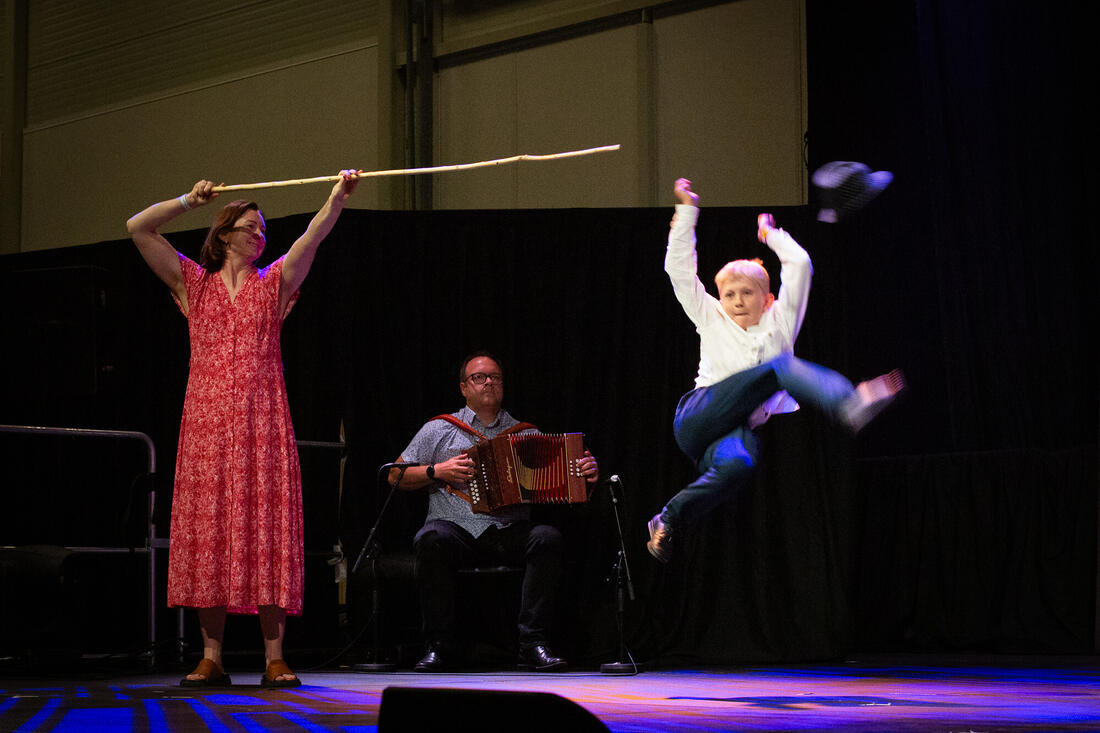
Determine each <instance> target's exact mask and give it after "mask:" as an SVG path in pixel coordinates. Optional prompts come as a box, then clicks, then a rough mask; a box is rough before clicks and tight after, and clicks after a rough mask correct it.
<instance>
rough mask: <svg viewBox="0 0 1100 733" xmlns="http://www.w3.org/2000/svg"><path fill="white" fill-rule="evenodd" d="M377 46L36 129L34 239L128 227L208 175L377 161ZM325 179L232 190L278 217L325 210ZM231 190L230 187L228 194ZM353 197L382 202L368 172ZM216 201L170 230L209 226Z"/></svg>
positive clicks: (233, 179) (30, 195) (30, 206)
mask: <svg viewBox="0 0 1100 733" xmlns="http://www.w3.org/2000/svg"><path fill="white" fill-rule="evenodd" d="M377 63H378V59H377V52H376V47H374V46H370V47H367V48H359V49H356V50H350V51H347V52H343V53H337V54H334V55H332V56H329V57H326V58H323V59H319V60H311V61H304V62H302V63H300V64H296V65H289V66H287V67H285V68H280V69H278V70H274V71H270V72H267V73H261V74H257V75H255V76H250V77H248V78H244V79H238V80H232V81H226V82H225V83H222V84H218V85H213V86H209V87H207V88H204V89H200V90H196V91H193V92H189V93H185V94H178V95H173V96H167V97H165V98H162V99H158V100H155V101H150V102H147V103H144V104H138V105H134V106H131V107H128V108H125V109H120V110H117V111H114V112H109V113H104V114H100V115H95V116H91V117H87V118H85V119H80V120H75V121H71V122H67V123H63V124H58V125H54V126H47V127H42V128H39V129H33V130H29V131H28V132H27V134H26V135H25V138H24V139H25V150H24V159H23V164H24V167H23V170H24V198H23V245H24V247H23V248H24V249H25V250H34V249H45V248H50V247H59V246H68V245H72V244H84V243H90V242H96V241H103V240H110V239H120V238H124V237H126V229H125V221H126V219H127V218H128V217H129V216H130V215H131V214H133V213H135V212H137V211H138V210H140V209H141V208H143V207H144V206H147V205H148V204H150V203H153V202H155V201H159V200H163V199H167V198H170V197H173V196H177V195H179V194H181V193H185V192H186V191H188V190H190V188H191V185H192V184H193V183H194V182H195V181H196V180H198V179H200V178H209V179H212V180H216V181H218V182H224V183H254V182H259V181H270V180H287V179H293V178H306V177H312V176H321V175H331V174H335V173H337V172H338V171H339V170H340V169H341V168H352V167H356V168H363V169H365V170H370V169H374V168H376V167H377V166H376V160H377V146H376V144H375V141H376V137H377V135H376V131H377V120H376V116H375V99H376V96H377V91H376V87H377V77H378V75H377V73H376V67H377ZM328 191H329V185H328V184H325V183H317V184H308V185H300V186H291V187H286V188H273V189H261V190H254V191H244V192H240V193H234V194H232V195H233V196H234V197H237V196H242V197H246V198H255V199H256V200H257V201H259V202H260V204H261V206H262V207H263V209H264V212H265V214H266V215H267V216H268V218H275V217H280V216H287V215H290V214H296V213H302V212H310V211H316V210H317V209H318V208H319V207H320V205H321V204H322V203H323V202H324V200H325V197H326V196H327V194H328ZM223 195H230V194H223ZM352 201H353V203H352V205H353V206H354V207H357V208H374V207H376V206H377V183H376V182H373V181H365V182H364V183H363V184H362V185H361V186H360V189H359V191H357V192H356V194H355V198H354V199H353V200H352ZM211 213H212V210H210V209H207V210H205V211H201V212H197V213H189V214H184V215H183V216H181V217H179V218H177V219H176V220H174V221H173V222H171V223H170V224H169V225H167V226H166V227H164V231H166V232H170V231H178V230H181V229H197V228H202V227H205V226H206V224H207V223H208V222H209V220H210V215H211Z"/></svg>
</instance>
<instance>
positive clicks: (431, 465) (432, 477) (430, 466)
mask: <svg viewBox="0 0 1100 733" xmlns="http://www.w3.org/2000/svg"><path fill="white" fill-rule="evenodd" d="M427 474H428V480H429V481H435V464H434V463H429V464H428V470H427Z"/></svg>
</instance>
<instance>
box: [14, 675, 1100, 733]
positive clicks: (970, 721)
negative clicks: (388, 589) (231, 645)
mask: <svg viewBox="0 0 1100 733" xmlns="http://www.w3.org/2000/svg"><path fill="white" fill-rule="evenodd" d="M229 672H230V674H231V675H232V677H233V680H234V682H235V684H234V685H233V686H232V687H231V688H225V689H219V690H200V691H193V690H187V689H183V688H181V687H179V686H178V684H177V683H178V680H179V675H177V674H172V675H166V674H149V675H132V676H123V677H116V678H105V677H102V676H101V677H91V676H83V677H82V678H80V679H60V678H55V679H45V680H43V679H39V680H30V679H15V678H7V679H5V678H0V731H86V730H135V731H291V730H293V731H301V730H308V731H347V732H348V733H366V732H367V731H375V730H379V728H378V720H379V712H380V708H381V707H382V705H381V701H382V694H383V690H385V689H386V688H388V687H400V688H416V689H415V690H414V693H415V694H414V695H413V697H412V698H410V699H413V700H416V699H417V698H416V697H415V695H417V694H420V695H423V698H421V699H422V700H423V703H424V706H425V707H424V709H425V710H427V709H429V706H430V708H431V709H438V708H439V707H440V706H444V707H446V706H447V701H448V699H449V698H448V697H447V695H449V694H451V693H449V690H455V689H457V690H465V691H486V693H489V692H504V693H516V694H514V695H508V694H506V695H504V696H501V695H497V696H496V698H495V699H496V700H497V701H499V700H500V699H501V698H502V697H504V698H510V699H511V701H512V702H517V701H521V700H522V701H524V702H525V703H526V704H527V705H528V707H527V709H529V710H531V712H532V713H533V715H532V716H531V719H530V720H528V721H527V722H526V723H525V722H523V721H520V720H515V719H508V720H506V721H501V720H500V717H501V716H500V714H499V713H498V712H497V711H499V710H502V709H506V708H507V707H508V706H507V705H505V706H503V707H501V706H498V705H491V704H488V703H489V702H490V701H489V700H488V694H487V695H486V704H484V705H481V706H480V710H479V713H478V714H477V715H476V716H473V715H471V714H470V713H469V712H464V711H463V709H462V708H461V707H460V706H458V707H454V708H450V709H452V710H454V711H455V712H454V713H453V714H452V715H450V716H449V718H450V723H451V726H452V727H453V728H455V729H456V730H469V729H475V728H476V729H480V730H500V729H508V730H517V731H526V730H532V729H533V726H532V725H531V722H532V721H534V722H542V723H553V722H554V721H553V718H554V715H556V713H553V714H552V713H543V714H541V715H540V714H539V712H541V710H542V709H541V708H539V706H538V705H535V704H534V703H535V702H538V700H534V699H533V698H532V696H530V695H526V696H525V695H523V694H522V693H532V692H539V693H551V694H552V695H554V696H558V697H560V698H564V699H565V700H566V701H570V702H569V706H570V707H573V708H575V707H576V706H580V707H581V708H584V709H585V710H587V711H588V712H590V713H592V714H594V715H595V716H596V718H598V719H599V721H601V722H602V724H603V726H606V729H607V730H611V731H652V730H660V731H703V730H708V731H709V730H722V731H792V730H815V729H823V730H824V729H828V730H844V731H944V732H945V733H946V732H948V731H957V732H960V733H961V732H963V731H973V732H975V733H993V732H994V731H1069V730H1072V731H1086V730H1090V731H1094V730H1100V658H1097V657H1059V658H1049V657H1012V658H1005V657H981V658H978V657H952V658H944V657H928V656H906V657H897V656H892V657H889V658H887V657H872V656H861V657H853V658H852V659H850V660H847V661H844V662H836V663H822V664H791V665H756V666H746V667H741V668H722V669H709V668H708V669H661V670H655V671H642V672H640V673H638V674H634V675H609V674H601V673H600V672H599V671H598V670H591V671H573V672H568V673H562V674H533V673H531V674H519V673H515V672H484V673H476V674H471V673H466V674H444V675H423V674H415V673H413V672H407V671H399V672H396V673H386V674H364V673H359V672H353V671H348V670H327V671H318V670H313V671H308V672H307V671H304V670H303V671H301V677H302V679H303V682H304V683H305V684H303V686H302V687H300V688H298V689H296V690H288V691H268V690H263V689H261V688H260V686H259V684H258V683H259V676H260V673H259V671H258V670H247V671H246V670H243V669H234V668H230V669H229ZM459 696H460V697H462V698H463V699H466V700H467V701H468V700H469V699H471V694H469V693H468V694H466V695H461V693H459ZM392 699H394V700H396V698H392ZM479 699H480V698H479ZM574 703H575V705H573V704H574ZM387 704H388V702H387ZM401 710H402V711H404V713H407V712H408V711H407V708H401ZM391 712H392V713H394V714H396V713H397V712H399V711H398V709H396V707H394V708H391V709H390V710H387V714H390V713H391ZM404 713H403V714H404ZM386 720H387V721H392V722H394V723H397V722H399V720H398V719H397V718H387V719H386ZM499 722H504V723H505V725H503V726H494V723H499ZM389 726H390V723H389V722H387V723H386V724H384V725H383V727H382V728H381V730H383V731H385V730H388V729H389ZM546 727H553V728H556V729H558V730H562V729H563V728H564V731H563V733H579V732H580V731H581V730H583V728H580V727H577V726H576V725H572V726H571V725H563V726H546ZM570 728H572V730H570ZM411 729H417V728H416V727H413V728H411Z"/></svg>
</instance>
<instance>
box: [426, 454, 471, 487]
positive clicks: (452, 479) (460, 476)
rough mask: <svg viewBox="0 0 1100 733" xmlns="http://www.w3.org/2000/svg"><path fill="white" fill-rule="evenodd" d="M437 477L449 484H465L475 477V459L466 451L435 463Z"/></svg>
mask: <svg viewBox="0 0 1100 733" xmlns="http://www.w3.org/2000/svg"><path fill="white" fill-rule="evenodd" d="M435 477H436V478H437V479H439V480H440V481H445V482H447V483H449V484H464V483H466V482H467V481H469V480H470V479H472V478H473V477H474V461H473V459H472V458H470V457H469V456H467V455H466V454H465V453H459V454H458V455H457V456H455V457H454V458H448V459H447V460H445V461H443V462H442V463H437V464H435Z"/></svg>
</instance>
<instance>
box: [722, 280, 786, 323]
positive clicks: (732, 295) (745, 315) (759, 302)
mask: <svg viewBox="0 0 1100 733" xmlns="http://www.w3.org/2000/svg"><path fill="white" fill-rule="evenodd" d="M718 299H719V301H720V302H721V303H722V310H724V311H725V312H726V315H728V316H729V317H730V318H732V319H733V322H734V323H736V324H737V325H738V326H740V327H741V328H748V327H749V326H755V325H756V324H758V323H760V319H761V318H763V316H764V311H766V310H767V309H768V308H771V307H772V303H774V302H775V296H774V295H772V294H771V292H766V291H765V290H764V289H763V288H762V287H760V285H759V283H757V282H755V281H753V280H750V279H748V278H747V277H728V278H726V279H724V280H723V281H722V282H721V283H719V284H718Z"/></svg>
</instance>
